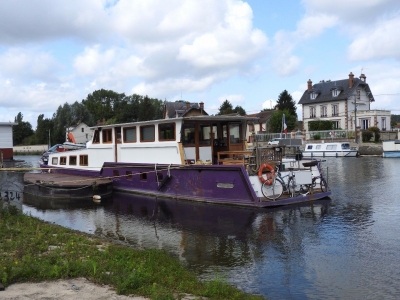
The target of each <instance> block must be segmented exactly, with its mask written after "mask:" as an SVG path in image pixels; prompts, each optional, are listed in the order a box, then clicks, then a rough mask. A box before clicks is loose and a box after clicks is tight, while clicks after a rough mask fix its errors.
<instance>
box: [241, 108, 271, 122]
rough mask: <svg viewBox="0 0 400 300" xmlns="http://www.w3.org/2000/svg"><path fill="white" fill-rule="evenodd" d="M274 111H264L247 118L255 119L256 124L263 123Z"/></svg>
mask: <svg viewBox="0 0 400 300" xmlns="http://www.w3.org/2000/svg"><path fill="white" fill-rule="evenodd" d="M274 112H276V110H265V111H261V112H259V113H256V114H251V115H247V116H248V117H257V118H259V119H258V123H265V122H266V121H267V120H268V119H269V118H270V117H271V115H272V114H273V113H274Z"/></svg>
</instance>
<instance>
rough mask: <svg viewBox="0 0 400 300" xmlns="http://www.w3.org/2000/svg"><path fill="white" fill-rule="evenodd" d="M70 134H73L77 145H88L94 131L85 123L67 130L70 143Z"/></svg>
mask: <svg viewBox="0 0 400 300" xmlns="http://www.w3.org/2000/svg"><path fill="white" fill-rule="evenodd" d="M68 133H72V134H73V136H74V138H75V141H76V143H77V144H86V142H88V141H90V140H92V137H93V130H91V129H90V127H89V126H88V125H86V124H85V123H83V122H80V123H78V124H76V125H74V126H71V127H68V128H67V133H66V138H65V140H66V141H68Z"/></svg>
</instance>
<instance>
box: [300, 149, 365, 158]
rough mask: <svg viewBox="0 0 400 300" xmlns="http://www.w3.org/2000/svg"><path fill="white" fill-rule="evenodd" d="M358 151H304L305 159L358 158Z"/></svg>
mask: <svg viewBox="0 0 400 300" xmlns="http://www.w3.org/2000/svg"><path fill="white" fill-rule="evenodd" d="M357 154H358V151H355V150H354V151H312V152H311V151H303V157H356V156H357Z"/></svg>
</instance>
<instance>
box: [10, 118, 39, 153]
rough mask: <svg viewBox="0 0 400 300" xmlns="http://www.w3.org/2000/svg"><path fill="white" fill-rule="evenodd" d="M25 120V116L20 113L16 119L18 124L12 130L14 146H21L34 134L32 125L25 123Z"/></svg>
mask: <svg viewBox="0 0 400 300" xmlns="http://www.w3.org/2000/svg"><path fill="white" fill-rule="evenodd" d="M23 118H24V116H23V115H22V113H21V112H19V113H18V115H17V116H16V117H15V119H14V122H15V123H18V124H17V125H14V126H13V128H12V131H13V144H14V145H21V144H22V143H23V141H24V140H25V139H26V138H28V137H30V136H32V135H33V133H34V132H33V130H32V125H31V124H30V123H29V122H24V121H23Z"/></svg>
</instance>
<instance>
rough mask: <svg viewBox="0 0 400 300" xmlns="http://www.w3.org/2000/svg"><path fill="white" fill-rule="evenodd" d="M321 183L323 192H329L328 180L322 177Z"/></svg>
mask: <svg viewBox="0 0 400 300" xmlns="http://www.w3.org/2000/svg"><path fill="white" fill-rule="evenodd" d="M319 184H320V185H321V191H322V192H327V191H328V184H327V183H326V180H325V179H324V178H321V180H320V183H319Z"/></svg>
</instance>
